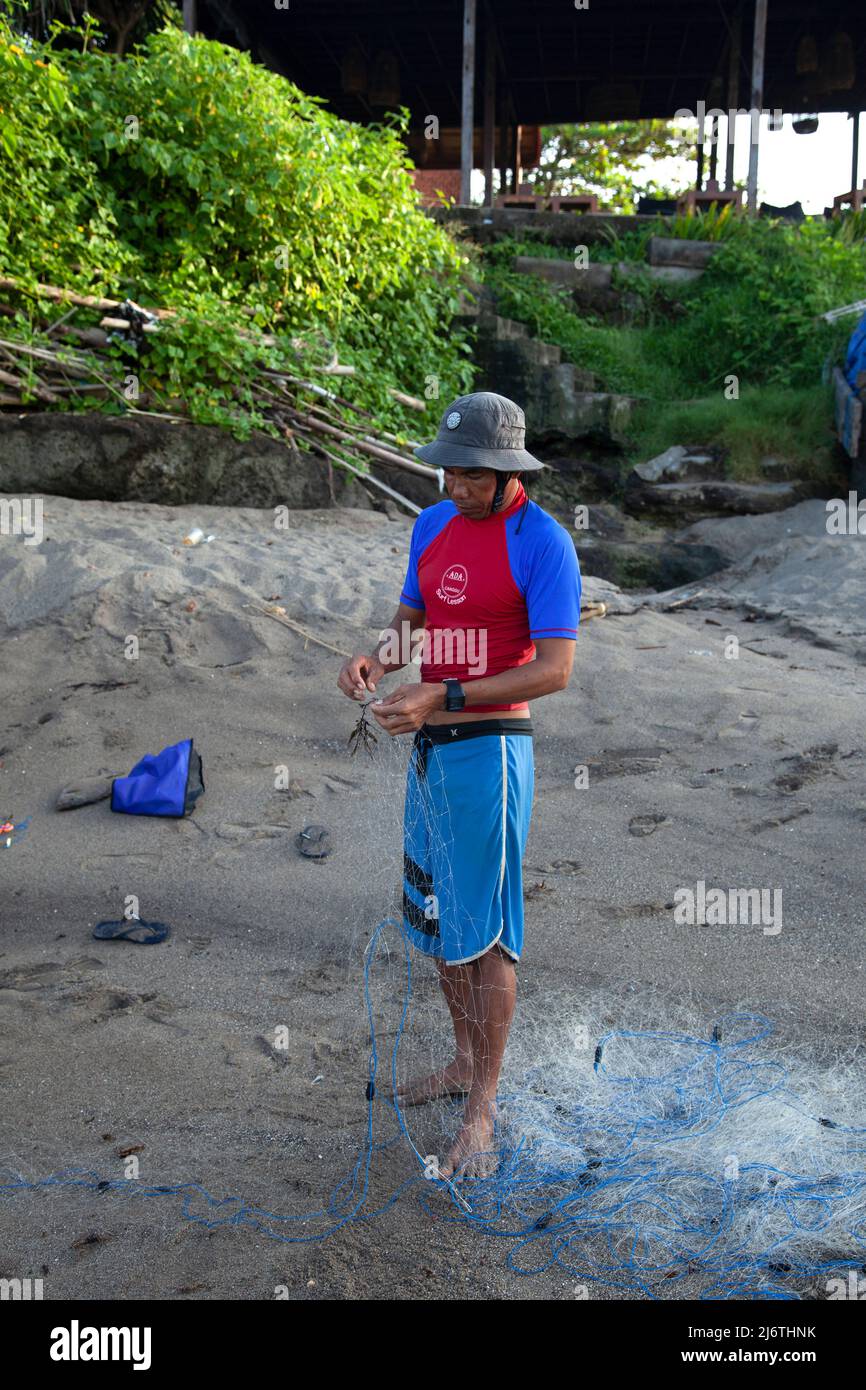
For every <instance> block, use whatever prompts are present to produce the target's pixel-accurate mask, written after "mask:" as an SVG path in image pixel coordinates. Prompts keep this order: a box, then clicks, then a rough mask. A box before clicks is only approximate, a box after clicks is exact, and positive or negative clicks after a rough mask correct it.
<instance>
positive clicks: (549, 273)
mask: <svg viewBox="0 0 866 1390" xmlns="http://www.w3.org/2000/svg"><path fill="white" fill-rule="evenodd" d="M511 264H512V269H514V270H517V271H519V272H520V273H521V274H522V275H537V276H538V277H539V278H540V279H542V280H547V281H549V282H550V283H551V284H555V285H565V286H567V288H568V289H571V290H578V291H582V290H607V289H610V283H611V277H612V275H613V266H612V264H611V263H610V261H598V262H595V263H593V262H590V264H589V265H587V266H585V267H583V268H579V267H578V266H576V265H575V264H574V262H573V261H566V260H560V259H557V260H552V259H551V258H550V257H549V256H515V257H514V260H513V261H512V263H511Z"/></svg>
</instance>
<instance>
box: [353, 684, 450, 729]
mask: <svg viewBox="0 0 866 1390" xmlns="http://www.w3.org/2000/svg"><path fill="white" fill-rule="evenodd" d="M444 708H445V687H444V685H441V684H438V683H436V684H434V683H433V682H432V681H430V682H429V683H425V682H424V681H422V682H421V683H420V684H419V685H398V687H397V689H396V690H395V691H394V692H393V694H391V695H388V696H387V697H386V698H385V699H384V700H376V701H374V702H373V704H371V705H370V713H371V714H372V715H373V717H374V719H375V720H376V723H377V724H379V725H381V727H382V728H383V729H384V730H385V732H386V733H389V734H411V733H414V731H415V730H416V729H420V728H421V725H422V724H423V723H425V722H426V720H427V716H428V715H430V714H432V713H433V711H434V710H437V709H444Z"/></svg>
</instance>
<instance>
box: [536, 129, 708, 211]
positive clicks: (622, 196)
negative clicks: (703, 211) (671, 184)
mask: <svg viewBox="0 0 866 1390" xmlns="http://www.w3.org/2000/svg"><path fill="white" fill-rule="evenodd" d="M541 140H542V147H541V162H540V164H539V165H538V167H537V168H536V169H533V170H527V182H529V183H531V184H532V186H533V188H537V189H538V190H539V192H540V193H552V192H557V191H558V192H562V193H569V192H574V193H596V194H598V196H599V198H600V200H601V201H602V202H603V203H604V205H605V206H606V207H608V208H610V210H611V211H613V212H633V211H634V206H635V203H634V200H635V198H636V197H637V196H639V195H642V196H647V197H659V198H664V197H672V196H674V195H673V193H672V192H671V191H670V190H669V189H668V188H667V187H665V186H663V185H660V184H659V183H657V182H656V180H655V179H654V178H653V175H652V168H651V167H648V161H649V160H659V159H668V158H671V157H673V158H676V157H680V158H683V157H689V156H690V155H692V153H693V151H694V143H693V138H692V141H691V142H690V140H689V139H688V136H687V133H686V132H684V131H681V130H679V129H678V128H677V127H676V126H674V125H673V123H672V122H671V121H616V122H614V123H610V124H604V123H602V122H591V123H587V124H583V125H554V126H544V127H543V129H542V132H541Z"/></svg>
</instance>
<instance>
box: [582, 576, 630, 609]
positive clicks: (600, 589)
mask: <svg viewBox="0 0 866 1390" xmlns="http://www.w3.org/2000/svg"><path fill="white" fill-rule="evenodd" d="M585 603H603V604H604V605H605V608H606V609H607V612H608V613H636V612H637V610H638V607H639V605H638V604H637V603H635V602H634V600H633V599H630V598H629V597H628V595H627V594H624V593H623V592H622V590H621V589H618V588H617V586H616V585H615V584H609V583H608V582H607V580H605V579H596V578H595V577H594V576H592V575H585V576H584V577H583V585H582V592H581V604H585Z"/></svg>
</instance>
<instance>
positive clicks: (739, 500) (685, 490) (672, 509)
mask: <svg viewBox="0 0 866 1390" xmlns="http://www.w3.org/2000/svg"><path fill="white" fill-rule="evenodd" d="M804 495H805V494H804V489H803V487H802V485H801V484H799V483H794V482H785V483H735V482H728V481H725V482H720V481H719V480H718V479H705V480H695V481H688V482H676V483H647V482H645V481H644V480H643V479H642V478H640V477H639V476H637V475H636V474H635V473H631V474H630V475H629V478H628V479H627V482H626V492H625V507H626V510H627V511H629V512H631V514H632V515H633V516H645V517H655V518H657V519H660V520H662V521H671V520H674V519H676V520H679V521H680V522H681V523H683V524H684V523H686V522H688V521H696V520H698V519H699V518H700V517H704V516H725V515H730V514H734V515H737V516H748V515H752V514H754V513H756V512H778V511H782V509H783V508H785V507H793V506H794V505H795V503H797V502H799V501H801V500H802V498H803V496H804Z"/></svg>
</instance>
